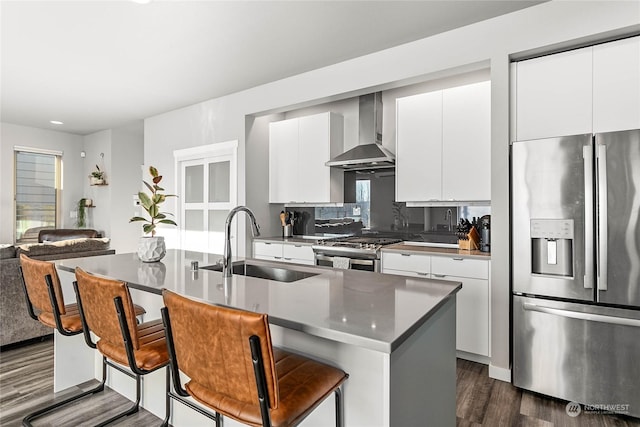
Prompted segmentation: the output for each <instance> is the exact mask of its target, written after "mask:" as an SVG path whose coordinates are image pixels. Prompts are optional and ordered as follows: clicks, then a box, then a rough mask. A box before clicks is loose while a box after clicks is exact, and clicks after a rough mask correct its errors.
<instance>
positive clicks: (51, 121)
mask: <svg viewBox="0 0 640 427" xmlns="http://www.w3.org/2000/svg"><path fill="white" fill-rule="evenodd" d="M49 123H51V124H52V125H63V124H64V123H62V122H61V121H59V120H49Z"/></svg>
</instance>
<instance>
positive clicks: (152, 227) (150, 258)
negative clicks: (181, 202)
mask: <svg viewBox="0 0 640 427" xmlns="http://www.w3.org/2000/svg"><path fill="white" fill-rule="evenodd" d="M149 174H151V178H152V180H151V182H150V183H149V182H147V181H145V180H143V181H142V182H143V183H144V185H145V186H146V187H147V189H148V190H149V194H147V193H145V192H144V191H140V192H139V193H138V198H139V199H140V205H141V206H142V207H143V208H144V210H145V211H146V212H147V214H148V218H145V217H141V216H134V217H133V218H131V219H130V220H129V222H137V221H142V222H144V224H143V225H142V231H143V232H144V234H145V235H146V236H143V237H141V238H140V244H139V245H138V257H139V258H140V259H141V260H142V261H144V262H156V261H160V260H161V259H162V258H163V257H164V255H165V253H166V247H165V243H164V237H163V236H156V226H157V225H158V224H170V225H175V226H177V225H178V224H176V222H175V221H173V220H172V219H169V218H167V215H172V214H171V213H169V212H160V205H161V204H162V203H164V202H165V200H166V199H167V197H176V195H175V194H163V193H162V192H163V191H164V188H162V187H160V185H159V184H160V181H162V175H160V174H159V173H158V170H157V169H156V168H155V167H153V166H150V167H149Z"/></svg>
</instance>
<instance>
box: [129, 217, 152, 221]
mask: <svg viewBox="0 0 640 427" xmlns="http://www.w3.org/2000/svg"><path fill="white" fill-rule="evenodd" d="M136 221H147V219H146V218H142V217H141V216H134V217H133V218H131V219H130V220H129V222H136ZM147 222H148V221H147Z"/></svg>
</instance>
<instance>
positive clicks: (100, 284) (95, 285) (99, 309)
mask: <svg viewBox="0 0 640 427" xmlns="http://www.w3.org/2000/svg"><path fill="white" fill-rule="evenodd" d="M76 280H77V283H78V292H79V293H80V298H81V301H82V311H83V312H84V316H85V320H86V322H87V325H88V326H89V329H90V330H91V331H92V332H93V333H95V334H96V335H97V336H98V337H100V340H105V341H106V342H108V343H110V344H112V345H115V346H123V338H122V331H121V330H120V323H119V321H118V314H117V312H116V307H115V304H114V299H115V298H116V297H120V298H122V304H123V306H124V311H125V315H126V319H127V324H128V327H129V333H130V334H131V341H132V345H133V348H134V350H139V349H140V342H139V339H138V328H137V327H136V324H137V323H136V315H135V310H134V308H133V301H131V294H130V293H129V288H128V287H127V284H126V283H125V282H122V281H119V280H112V279H107V278H103V277H98V276H94V275H92V274H89V273H87V272H85V271H83V270H82V269H80V268H76Z"/></svg>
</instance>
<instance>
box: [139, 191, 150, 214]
mask: <svg viewBox="0 0 640 427" xmlns="http://www.w3.org/2000/svg"><path fill="white" fill-rule="evenodd" d="M138 198H139V199H140V203H141V204H142V206H143V207H144V208H145V209H146V210H147V211H148V210H149V208H150V207H151V205H152V204H153V203H152V202H151V199H150V198H149V196H147V193H143V192H142V191H141V192H139V193H138Z"/></svg>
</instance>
